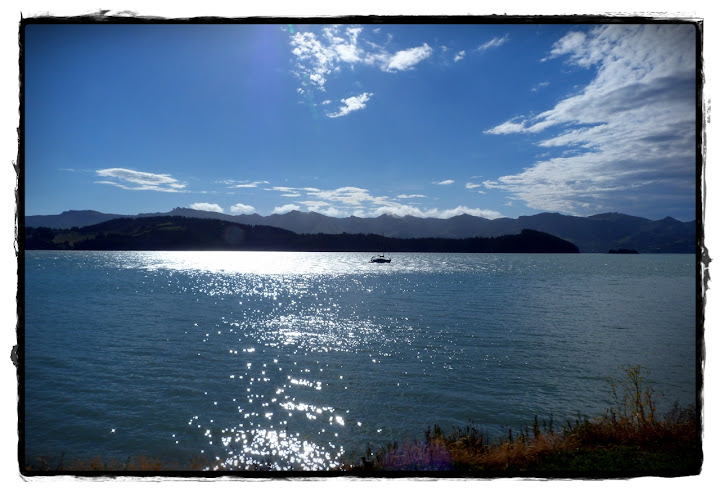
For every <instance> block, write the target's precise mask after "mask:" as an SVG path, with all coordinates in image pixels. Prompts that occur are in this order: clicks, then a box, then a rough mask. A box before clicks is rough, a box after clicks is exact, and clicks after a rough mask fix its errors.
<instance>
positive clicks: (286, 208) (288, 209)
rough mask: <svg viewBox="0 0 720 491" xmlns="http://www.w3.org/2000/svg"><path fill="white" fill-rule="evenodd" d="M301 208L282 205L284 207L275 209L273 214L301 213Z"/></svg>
mask: <svg viewBox="0 0 720 491" xmlns="http://www.w3.org/2000/svg"><path fill="white" fill-rule="evenodd" d="M299 210H300V207H299V206H298V205H293V204H289V205H282V206H276V207H275V209H273V214H277V215H284V214H285V213H288V212H291V211H299Z"/></svg>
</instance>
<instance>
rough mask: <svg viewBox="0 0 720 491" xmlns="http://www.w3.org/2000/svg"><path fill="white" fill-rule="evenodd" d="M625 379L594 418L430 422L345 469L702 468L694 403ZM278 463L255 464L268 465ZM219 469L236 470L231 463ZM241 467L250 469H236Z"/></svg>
mask: <svg viewBox="0 0 720 491" xmlns="http://www.w3.org/2000/svg"><path fill="white" fill-rule="evenodd" d="M622 370H623V372H624V377H623V378H620V379H609V385H610V393H611V398H612V405H611V407H609V408H607V410H606V411H605V414H603V415H602V416H599V417H597V418H595V419H591V420H589V419H587V418H585V417H583V416H581V415H578V416H577V418H575V420H574V421H571V420H567V421H565V422H564V423H563V424H562V425H561V426H558V424H557V423H556V422H555V420H554V418H553V417H552V415H551V416H550V418H549V419H547V420H542V421H539V420H538V418H537V416H536V417H535V419H534V421H533V423H532V425H531V426H528V425H526V426H524V427H522V428H520V429H519V430H517V431H516V432H513V431H512V429H509V430H508V431H507V434H506V435H503V436H502V437H499V438H494V439H491V438H490V437H489V436H488V433H487V432H486V431H484V430H483V429H482V427H481V426H479V425H478V424H476V423H471V424H469V425H468V426H466V427H464V428H454V429H453V430H452V431H451V432H450V433H447V434H446V433H445V432H444V431H443V430H442V429H441V428H440V427H438V426H434V427H433V428H428V429H427V430H426V432H425V439H424V440H420V441H410V440H406V441H405V442H403V443H402V444H400V443H397V442H394V443H390V444H388V445H385V446H384V447H381V448H378V449H375V448H372V447H368V449H367V452H366V455H365V456H364V457H361V459H360V462H345V463H343V464H342V465H341V466H340V468H338V469H337V470H338V471H342V472H348V473H353V474H373V473H383V474H387V473H395V472H397V471H405V472H411V473H423V472H447V471H450V472H454V473H461V474H470V475H477V476H482V477H493V476H582V477H606V476H641V475H663V476H679V475H695V474H698V473H699V472H700V467H701V464H702V449H701V443H700V440H699V438H698V428H697V426H698V424H697V414H696V411H695V408H694V407H693V406H689V407H687V408H680V406H679V405H678V404H677V403H676V404H675V405H674V406H673V408H672V409H671V410H670V411H669V412H668V413H667V414H665V415H659V414H658V412H657V398H658V394H657V393H656V391H655V389H654V388H653V386H652V384H651V383H650V381H649V378H648V374H647V370H645V369H644V368H642V367H640V366H625V367H622ZM271 468H272V466H271V463H267V464H266V465H260V466H257V467H256V468H255V469H254V470H257V471H268V470H270V469H271ZM208 469H210V467H209V462H208V461H207V459H200V460H199V459H196V460H193V461H192V462H188V463H186V464H185V465H179V464H177V463H169V462H164V461H162V460H159V459H153V458H148V457H144V456H141V457H135V458H131V459H128V460H127V461H125V462H119V461H108V462H105V461H103V460H102V459H101V458H100V457H96V458H94V459H91V460H89V461H88V460H76V461H72V462H66V461H65V459H64V455H63V456H61V458H60V459H59V461H57V462H53V461H50V460H48V459H44V458H41V459H39V460H37V461H36V462H34V463H33V464H31V465H29V466H28V467H27V468H26V469H25V470H26V471H27V472H30V473H46V472H49V473H70V472H75V471H91V472H122V473H125V472H128V473H132V472H167V471H205V470H208ZM213 469H214V470H218V471H222V472H232V471H233V470H234V469H232V468H229V467H228V466H227V465H223V466H220V467H213ZM235 470H237V471H242V470H247V469H235Z"/></svg>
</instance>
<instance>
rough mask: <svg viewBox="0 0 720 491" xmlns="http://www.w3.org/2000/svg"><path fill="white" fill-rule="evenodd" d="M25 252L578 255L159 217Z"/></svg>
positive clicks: (540, 242) (94, 229)
mask: <svg viewBox="0 0 720 491" xmlns="http://www.w3.org/2000/svg"><path fill="white" fill-rule="evenodd" d="M24 246H25V249H27V250H149V251H154V250H213V251H216V250H226V251H232V250H239V251H243V250H254V251H302V252H441V253H456V252H465V253H481V252H484V253H566V254H568V253H572V254H575V253H578V252H579V249H578V247H577V246H576V245H575V244H572V243H570V242H568V241H566V240H563V239H560V238H558V237H555V236H553V235H550V234H547V233H544V232H538V231H534V230H527V229H526V230H523V231H522V232H521V233H519V234H515V235H503V236H500V237H473V238H467V239H445V238H421V239H397V238H388V237H384V236H381V235H374V234H347V233H342V234H297V233H295V232H291V231H289V230H285V229H280V228H276V227H268V226H264V225H242V224H236V223H230V222H225V221H222V220H214V219H202V218H186V217H177V216H172V217H168V216H161V217H147V218H119V219H115V220H110V221H107V222H103V223H99V224H96V225H90V226H87V227H81V228H71V229H50V228H45V227H37V228H35V227H29V228H26V229H25V236H24Z"/></svg>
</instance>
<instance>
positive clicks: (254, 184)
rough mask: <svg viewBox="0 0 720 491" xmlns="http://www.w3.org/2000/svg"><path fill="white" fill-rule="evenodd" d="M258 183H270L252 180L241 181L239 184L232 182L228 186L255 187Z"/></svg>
mask: <svg viewBox="0 0 720 491" xmlns="http://www.w3.org/2000/svg"><path fill="white" fill-rule="evenodd" d="M260 184H270V183H269V182H268V181H254V182H248V181H242V182H241V183H240V184H234V185H232V186H230V187H233V188H256V187H258V186H259V185H260Z"/></svg>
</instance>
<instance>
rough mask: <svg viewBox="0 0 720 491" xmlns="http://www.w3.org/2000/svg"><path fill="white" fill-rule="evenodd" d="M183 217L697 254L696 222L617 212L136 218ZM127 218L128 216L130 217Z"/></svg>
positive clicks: (42, 221)
mask: <svg viewBox="0 0 720 491" xmlns="http://www.w3.org/2000/svg"><path fill="white" fill-rule="evenodd" d="M157 216H165V217H168V216H185V217H192V218H212V219H219V220H223V221H226V222H232V223H237V224H243V225H265V226H271V227H278V228H282V229H285V230H289V231H292V232H295V233H298V234H321V233H322V234H342V233H347V234H376V235H384V236H386V237H390V238H399V239H409V238H423V237H437V238H445V239H464V238H471V237H498V236H501V235H514V234H519V233H520V232H521V231H522V230H524V229H530V230H537V231H540V232H545V233H548V234H550V235H554V236H557V237H560V238H562V239H565V240H567V241H569V242H572V243H573V244H575V245H577V246H578V248H579V249H580V252H600V253H607V252H608V251H609V250H610V249H635V250H637V251H639V252H641V253H686V254H692V253H695V242H696V223H695V221H694V220H693V221H689V222H680V221H678V220H675V219H673V218H670V217H667V218H664V219H662V220H649V219H646V218H640V217H633V216H629V215H624V214H621V213H604V214H600V215H593V216H589V217H574V216H568V215H561V214H559V213H540V214H537V215H533V216H521V217H518V218H498V219H494V220H489V219H487V218H481V217H475V216H470V215H459V216H455V217H452V218H447V219H440V218H418V217H412V216H405V217H397V216H391V215H381V216H379V217H374V218H359V217H354V216H353V217H347V218H334V217H328V216H325V215H321V214H319V213H313V212H299V211H291V212H290V213H286V214H282V215H277V214H276V215H270V216H266V217H264V216H261V215H258V214H252V215H226V214H222V213H216V212H208V211H200V210H192V209H188V208H175V209H173V210H172V211H169V212H165V213H146V214H141V215H137V217H145V218H149V217H157ZM118 217H119V215H112V214H103V213H98V212H94V211H82V212H79V211H69V212H64V213H62V214H60V215H43V216H39V215H38V216H28V217H26V219H25V224H26V226H27V227H49V228H71V227H82V226H87V225H93V224H98V223H102V222H104V221H108V220H112V219H115V218H118ZM128 218H130V217H128Z"/></svg>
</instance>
